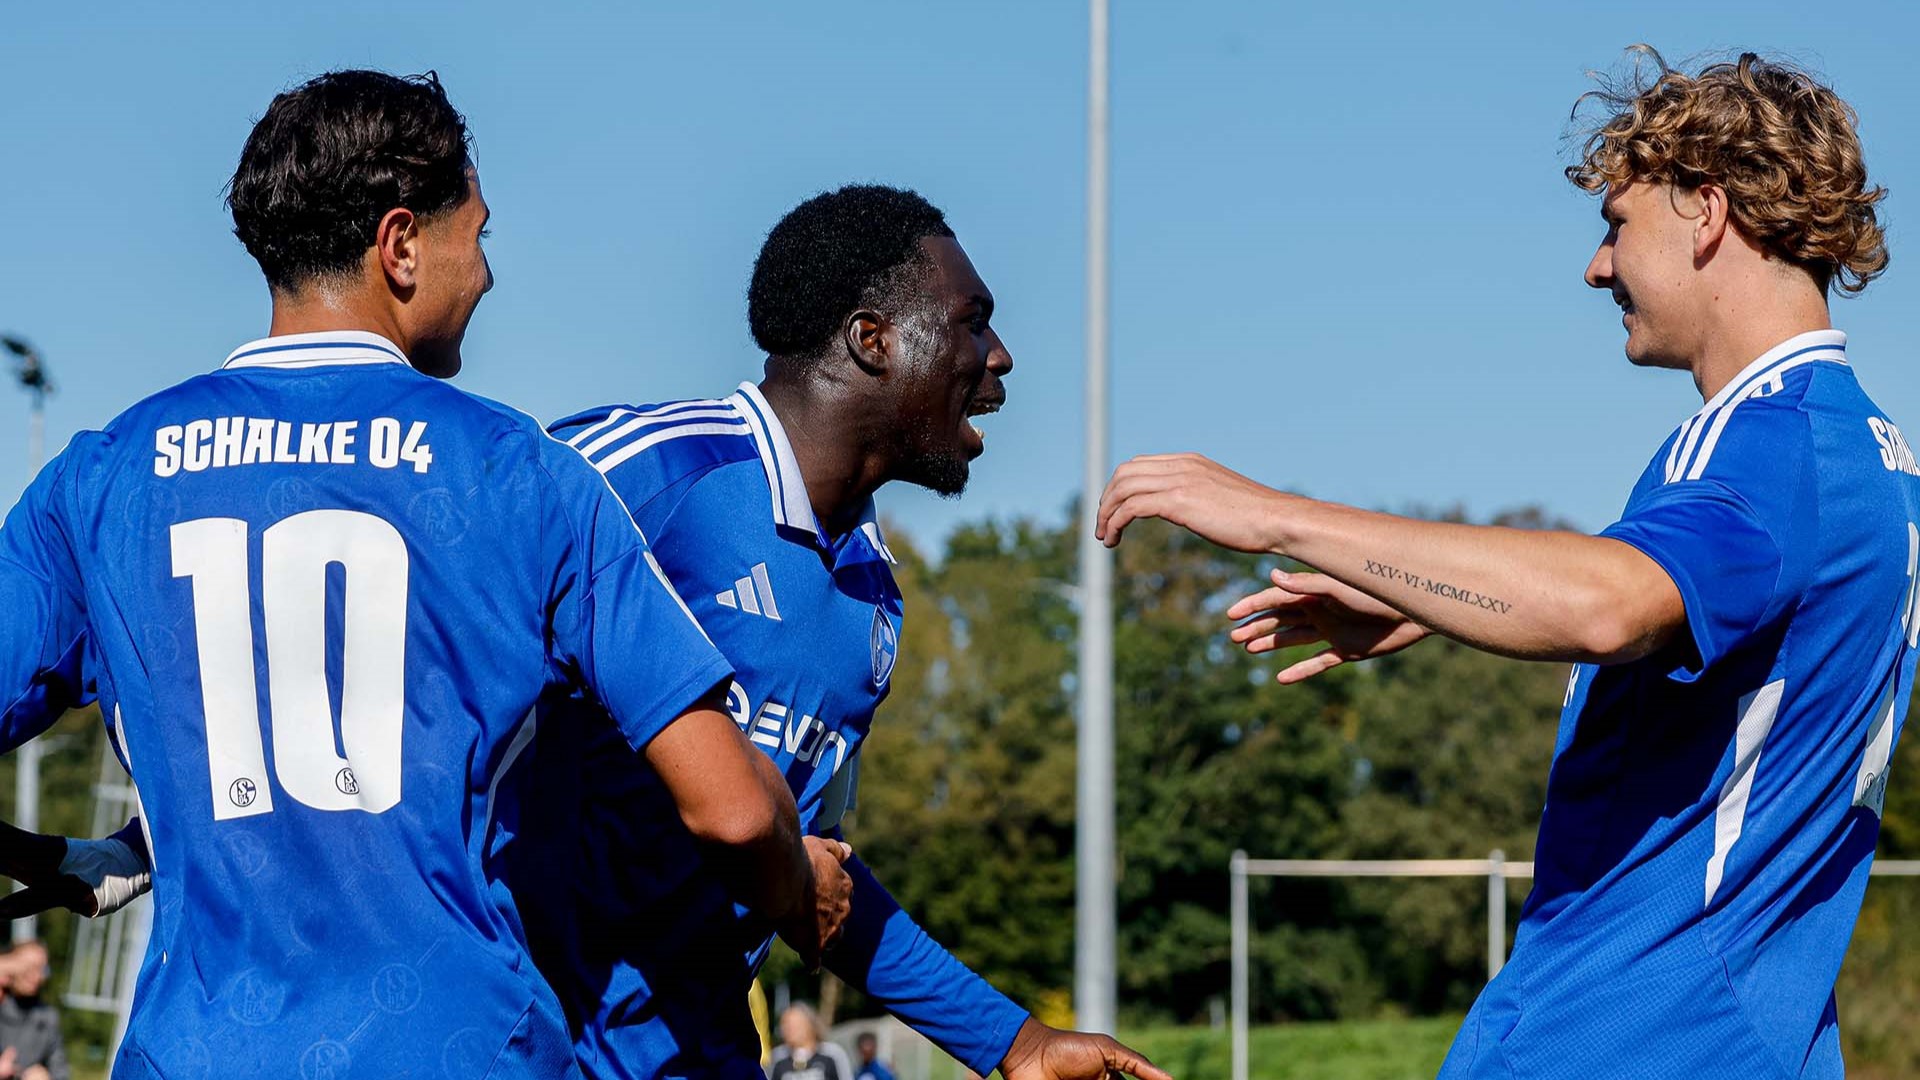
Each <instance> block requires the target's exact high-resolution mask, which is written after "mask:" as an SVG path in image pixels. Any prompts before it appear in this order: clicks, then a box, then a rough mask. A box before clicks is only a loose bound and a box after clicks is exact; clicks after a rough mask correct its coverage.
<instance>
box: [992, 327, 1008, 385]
mask: <svg viewBox="0 0 1920 1080" xmlns="http://www.w3.org/2000/svg"><path fill="white" fill-rule="evenodd" d="M987 333H988V334H989V335H991V338H990V340H989V341H988V343H987V370H988V371H991V372H993V373H994V374H995V375H1002V376H1004V375H1006V374H1007V373H1008V372H1010V371H1012V370H1013V354H1012V353H1011V352H1008V351H1007V343H1006V342H1004V341H1002V340H1000V332H999V331H997V330H989V331H987Z"/></svg>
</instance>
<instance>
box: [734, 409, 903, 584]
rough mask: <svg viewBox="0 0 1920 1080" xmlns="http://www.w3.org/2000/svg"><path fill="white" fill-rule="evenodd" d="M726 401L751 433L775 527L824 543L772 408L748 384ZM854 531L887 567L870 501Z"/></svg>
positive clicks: (885, 549) (882, 539)
mask: <svg viewBox="0 0 1920 1080" xmlns="http://www.w3.org/2000/svg"><path fill="white" fill-rule="evenodd" d="M727 400H728V401H730V402H732V404H733V407H734V408H735V409H737V410H738V411H739V413H740V415H741V416H742V417H743V418H745V420H746V421H747V426H748V427H750V428H752V429H753V445H754V447H755V449H757V450H759V451H760V466H761V468H763V469H765V470H766V473H767V489H768V491H769V492H771V493H772V500H773V520H774V522H775V524H779V525H785V526H787V527H788V528H792V529H800V530H802V531H804V532H808V533H811V534H812V535H813V537H814V539H815V540H816V541H824V540H825V539H826V537H825V536H824V535H823V534H822V532H821V529H820V519H819V518H818V517H817V516H816V515H815V514H814V512H813V503H812V501H811V500H809V499H808V498H807V482H806V479H805V478H804V477H802V476H801V475H800V461H799V459H797V458H795V457H794V456H793V443H791V442H789V441H788V439H787V429H786V428H784V427H782V426H781V424H780V417H779V416H778V415H777V414H775V413H774V411H773V406H772V405H770V404H768V403H767V399H766V397H765V396H764V395H763V394H761V393H760V388H759V387H757V386H755V385H754V384H752V383H750V382H743V383H741V384H740V389H739V390H738V391H737V392H735V393H734V395H733V396H732V397H730V398H728V399H727ZM857 528H858V529H859V530H860V531H861V532H862V533H865V534H866V537H867V542H868V543H869V544H871V545H872V546H873V548H874V550H875V551H878V552H879V553H880V556H881V557H882V558H884V559H886V560H887V561H888V562H889V563H891V562H893V561H894V558H893V552H892V550H890V549H889V548H888V547H887V542H886V538H885V537H883V536H882V535H881V534H880V522H879V519H878V518H877V517H876V511H875V509H874V504H873V500H872V499H868V500H867V505H866V506H865V507H864V508H862V510H861V512H860V520H859V524H858V525H857Z"/></svg>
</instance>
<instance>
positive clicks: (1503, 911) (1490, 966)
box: [1487, 848, 1507, 982]
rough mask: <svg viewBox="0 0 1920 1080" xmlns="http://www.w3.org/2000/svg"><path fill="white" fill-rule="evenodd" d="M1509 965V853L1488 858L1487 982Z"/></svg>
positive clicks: (1497, 850)
mask: <svg viewBox="0 0 1920 1080" xmlns="http://www.w3.org/2000/svg"><path fill="white" fill-rule="evenodd" d="M1506 963H1507V853H1506V852H1504V851H1501V850H1499V849H1497V848H1496V849H1495V850H1494V852H1493V854H1491V855H1489V856H1487V981H1488V982H1492V981H1493V978H1494V976H1496V975H1498V974H1500V969H1501V968H1502V967H1505V966H1506Z"/></svg>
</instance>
